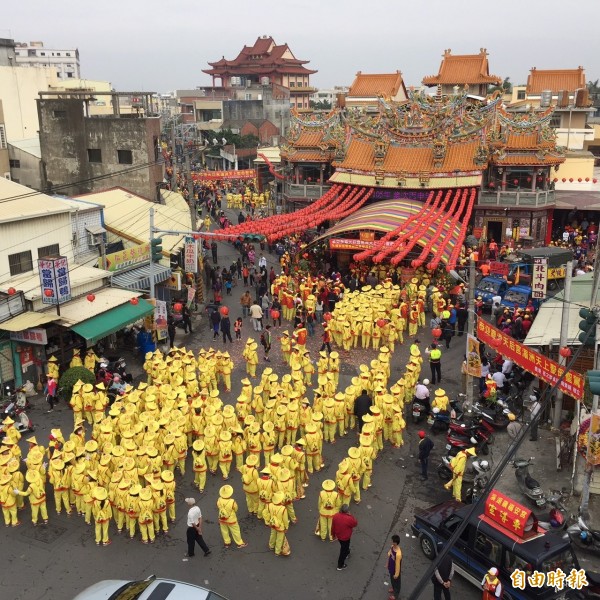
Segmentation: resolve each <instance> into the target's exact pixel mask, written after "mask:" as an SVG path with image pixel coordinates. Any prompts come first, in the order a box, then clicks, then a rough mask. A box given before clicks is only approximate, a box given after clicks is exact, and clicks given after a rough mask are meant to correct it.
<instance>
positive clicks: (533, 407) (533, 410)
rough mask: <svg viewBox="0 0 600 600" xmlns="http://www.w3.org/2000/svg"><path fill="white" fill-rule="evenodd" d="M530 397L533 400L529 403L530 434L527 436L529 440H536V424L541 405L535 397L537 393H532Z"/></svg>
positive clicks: (537, 423)
mask: <svg viewBox="0 0 600 600" xmlns="http://www.w3.org/2000/svg"><path fill="white" fill-rule="evenodd" d="M531 398H532V399H533V402H532V403H531V404H530V405H529V409H528V410H529V415H530V417H529V420H530V421H531V431H530V433H531V435H530V437H529V441H530V442H536V441H537V439H538V425H539V422H540V421H539V419H538V418H537V417H538V414H539V412H540V410H541V409H542V405H541V404H540V401H539V399H538V397H537V395H535V394H532V395H531Z"/></svg>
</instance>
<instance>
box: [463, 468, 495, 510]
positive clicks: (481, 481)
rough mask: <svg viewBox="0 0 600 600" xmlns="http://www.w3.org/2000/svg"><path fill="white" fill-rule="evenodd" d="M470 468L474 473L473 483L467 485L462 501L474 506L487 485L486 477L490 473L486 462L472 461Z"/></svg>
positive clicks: (487, 479)
mask: <svg viewBox="0 0 600 600" xmlns="http://www.w3.org/2000/svg"><path fill="white" fill-rule="evenodd" d="M472 466H473V470H474V471H475V475H474V478H473V483H472V484H471V485H468V486H467V488H466V489H465V491H464V492H463V497H464V501H465V503H467V504H475V503H476V502H477V501H478V500H479V498H480V497H481V494H482V492H483V490H485V488H486V486H487V484H488V481H489V478H488V475H489V473H490V471H491V466H490V463H489V462H488V461H487V460H474V461H473V464H472ZM463 482H464V478H463Z"/></svg>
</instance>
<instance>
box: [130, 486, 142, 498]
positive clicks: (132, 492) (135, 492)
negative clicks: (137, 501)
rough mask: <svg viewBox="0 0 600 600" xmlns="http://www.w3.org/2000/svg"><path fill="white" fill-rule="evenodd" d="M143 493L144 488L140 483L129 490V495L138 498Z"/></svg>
mask: <svg viewBox="0 0 600 600" xmlns="http://www.w3.org/2000/svg"><path fill="white" fill-rule="evenodd" d="M141 491H142V486H141V485H140V484H139V483H134V484H133V485H132V486H131V487H130V488H129V494H130V495H131V496H137V495H138V494H139V493H140V492H141Z"/></svg>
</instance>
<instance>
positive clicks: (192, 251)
mask: <svg viewBox="0 0 600 600" xmlns="http://www.w3.org/2000/svg"><path fill="white" fill-rule="evenodd" d="M184 268H185V272H186V273H197V272H198V242H197V241H196V240H195V239H194V238H193V237H190V236H187V237H186V238H185V251H184Z"/></svg>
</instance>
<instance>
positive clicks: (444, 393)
mask: <svg viewBox="0 0 600 600" xmlns="http://www.w3.org/2000/svg"><path fill="white" fill-rule="evenodd" d="M435 395H436V396H445V395H446V390H443V389H442V388H438V389H437V390H435Z"/></svg>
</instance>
